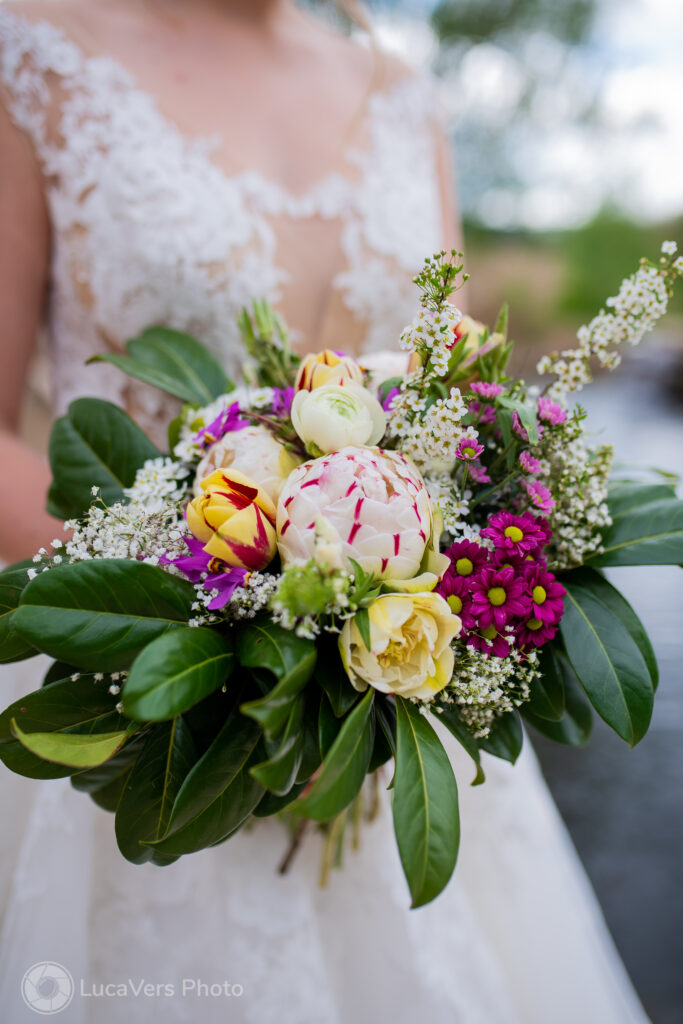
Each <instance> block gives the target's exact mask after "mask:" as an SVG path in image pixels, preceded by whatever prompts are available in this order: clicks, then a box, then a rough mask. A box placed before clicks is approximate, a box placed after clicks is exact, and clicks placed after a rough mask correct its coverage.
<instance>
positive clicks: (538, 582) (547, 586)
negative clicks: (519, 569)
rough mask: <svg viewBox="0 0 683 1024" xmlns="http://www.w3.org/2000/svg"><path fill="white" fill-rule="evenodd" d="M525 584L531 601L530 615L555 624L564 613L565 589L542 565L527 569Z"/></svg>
mask: <svg viewBox="0 0 683 1024" xmlns="http://www.w3.org/2000/svg"><path fill="white" fill-rule="evenodd" d="M527 585H528V587H529V593H530V594H531V601H532V615H533V617H534V618H535V619H540V621H541V622H544V623H546V624H549V625H557V623H558V622H559V621H560V619H561V618H562V616H563V614H564V601H563V600H562V599H563V597H564V596H565V595H566V593H567V591H566V590H565V589H564V587H563V586H562V584H561V583H558V582H557V580H556V579H555V577H554V576H553V574H552V573H551V572H548V570H547V569H546V568H545V566H543V565H538V564H535V565H533V566H532V568H531V569H529V570H527Z"/></svg>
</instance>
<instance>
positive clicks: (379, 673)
mask: <svg viewBox="0 0 683 1024" xmlns="http://www.w3.org/2000/svg"><path fill="white" fill-rule="evenodd" d="M368 619H369V627H370V650H368V648H367V647H366V646H365V642H364V640H363V637H362V635H361V631H360V629H359V628H358V626H357V624H356V621H355V618H353V619H347V621H346V623H345V624H344V628H343V629H342V632H341V635H340V637H339V651H340V653H341V658H342V662H343V664H344V668H345V669H346V672H347V675H348V677H349V679H350V680H351V683H352V685H353V686H354V687H355V688H356V690H366V689H367V687H368V686H372V687H374V688H375V689H376V690H380V691H381V692H382V693H394V694H398V695H399V696H401V697H417V698H418V699H420V700H428V699H429V698H430V697H433V696H434V694H436V693H439V691H440V690H443V689H444V687H445V686H447V685H448V683H449V682H450V680H451V677H452V675H453V664H454V661H455V655H454V653H453V650H452V648H451V646H450V644H451V641H452V640H453V639H454V638H455V637H456V636H458V634H459V633H460V630H461V628H462V623H461V621H460V619H459V618H458V616H457V615H454V614H453V612H452V611H451V609H450V608H449V606H448V604H447V603H446V601H445V600H444V599H443V597H441V596H440V595H439V594H431V593H419V594H384V595H382V596H380V597H377V598H375V600H374V601H373V602H372V604H371V605H370V606H369V608H368Z"/></svg>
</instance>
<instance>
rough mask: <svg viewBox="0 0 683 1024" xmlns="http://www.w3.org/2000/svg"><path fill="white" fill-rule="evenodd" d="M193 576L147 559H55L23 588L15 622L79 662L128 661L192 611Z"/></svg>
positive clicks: (53, 651) (115, 664)
mask: <svg viewBox="0 0 683 1024" xmlns="http://www.w3.org/2000/svg"><path fill="white" fill-rule="evenodd" d="M194 600H195V592H194V588H193V587H192V584H191V583H188V582H187V581H185V580H181V579H179V578H178V577H177V576H171V575H169V574H168V573H166V572H164V571H163V569H159V568H157V567H156V566H153V565H146V564H145V563H143V562H133V561H128V560H127V559H118V558H109V559H107V558H103V559H94V560H92V561H87V562H73V563H71V564H65V565H59V566H55V567H54V568H53V569H50V570H49V571H48V572H43V573H41V574H40V575H39V576H37V577H36V578H35V579H34V580H33V581H32V582H31V583H30V584H29V585H28V587H27V588H26V590H25V591H24V592H23V594H22V597H21V602H20V605H19V608H18V609H17V610H16V612H15V613H14V628H15V629H16V631H17V632H18V633H19V635H20V636H22V637H24V639H26V640H27V641H28V642H30V643H33V644H34V645H35V646H36V647H37V648H38V649H39V650H41V651H44V652H45V653H46V654H50V655H51V656H52V657H53V658H59V659H61V660H64V661H67V662H69V663H70V664H73V665H77V666H78V667H80V668H92V669H94V670H97V671H103V672H110V671H115V670H119V669H122V668H127V667H128V666H129V665H130V663H131V661H132V660H133V658H134V657H135V656H136V655H137V654H138V653H139V652H140V651H141V650H142V649H143V648H144V647H145V646H146V645H147V644H148V643H150V642H151V641H152V640H154V639H156V637H158V636H160V635H161V634H162V633H166V632H168V631H169V630H171V629H177V628H178V627H179V626H186V625H187V621H188V619H189V618H191V616H192V603H193V601H194Z"/></svg>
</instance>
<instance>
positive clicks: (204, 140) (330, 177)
mask: <svg viewBox="0 0 683 1024" xmlns="http://www.w3.org/2000/svg"><path fill="white" fill-rule="evenodd" d="M4 17H7V18H8V19H12V18H14V19H15V20H16V21H19V22H21V23H23V24H24V25H26V26H27V27H28V28H29V29H33V30H35V31H38V32H45V33H51V34H52V35H53V38H54V39H55V40H56V41H58V42H59V44H60V46H62V47H64V46H68V47H69V49H70V51H71V54H72V58H73V60H74V63H77V64H78V70H79V73H80V74H86V75H87V74H88V73H89V72H97V71H98V70H101V69H103V68H106V69H108V70H109V71H110V73H113V74H114V76H115V78H116V80H117V86H118V87H119V88H122V89H125V90H126V92H127V93H128V94H129V95H130V96H134V97H136V98H137V99H138V100H140V101H142V102H144V103H145V104H147V105H148V107H149V109H150V110H151V111H152V112H153V114H154V116H155V117H156V118H157V119H158V122H159V124H161V125H162V126H163V128H164V130H165V131H166V132H168V133H170V134H171V135H173V136H175V138H176V139H177V140H178V141H179V142H180V143H182V146H183V147H184V148H185V149H186V150H187V151H188V152H189V153H191V154H192V157H193V158H194V159H195V160H196V159H198V158H199V159H202V160H203V161H204V162H205V163H206V165H207V166H208V168H209V169H210V170H211V172H212V173H213V174H216V175H218V176H219V177H220V178H221V179H222V180H223V181H224V182H225V183H226V184H230V185H232V186H233V187H236V188H238V189H240V190H242V191H244V192H246V193H247V194H249V193H253V194H258V195H260V196H262V197H264V198H266V199H267V200H270V202H267V205H272V207H273V209H275V208H280V209H282V210H286V211H287V213H288V214H289V215H291V216H302V215H304V216H305V215H310V213H311V212H312V209H317V208H318V207H320V206H323V207H327V208H329V206H330V198H331V196H336V197H337V198H339V199H341V198H342V197H344V198H346V193H347V192H349V191H351V190H353V189H354V187H357V186H356V183H355V182H354V181H353V180H352V177H351V173H352V171H353V168H354V166H358V164H359V162H360V160H361V159H362V155H363V154H362V151H361V149H360V148H359V147H358V146H356V145H354V144H353V142H352V141H349V142H347V143H346V144H345V145H344V146H343V148H342V149H341V151H340V156H341V159H342V160H343V161H344V162H345V163H346V164H347V165H348V172H347V173H345V172H344V171H343V170H336V171H335V170H330V171H327V172H325V173H323V174H320V175H319V176H318V177H317V178H315V179H314V180H313V181H311V183H310V184H308V185H306V186H305V188H303V189H300V190H297V189H293V188H291V187H289V186H287V185H283V184H282V183H281V182H279V181H278V180H277V179H276V178H275V177H273V176H272V175H269V174H268V173H267V172H266V171H262V170H257V169H248V170H247V169H245V170H241V171H230V170H229V169H228V168H226V167H224V166H223V165H222V164H221V163H220V161H218V160H217V159H216V158H215V153H216V151H217V150H218V149H219V147H221V146H222V145H224V144H225V134H224V132H222V131H221V130H220V129H216V130H215V131H212V132H206V133H202V134H197V135H194V134H192V133H190V132H188V131H186V130H185V129H184V128H182V127H181V125H180V123H179V122H178V121H177V120H176V119H175V118H174V117H173V115H172V114H171V113H169V112H167V111H165V110H164V109H163V108H162V106H161V104H160V102H159V100H158V98H157V96H156V94H155V93H154V92H153V91H152V90H151V89H148V88H146V87H145V86H144V85H143V84H142V83H141V81H140V79H139V76H138V75H137V74H136V73H135V72H134V71H133V70H131V69H130V68H128V67H127V66H126V65H125V64H124V62H123V61H122V60H120V59H119V58H118V57H115V56H114V55H113V54H108V53H96V54H89V53H87V52H86V50H85V49H84V48H83V46H82V45H81V44H80V43H78V42H76V40H75V39H74V38H73V36H71V35H70V34H69V33H68V32H67V31H66V30H65V29H64V28H62V27H61V26H59V25H56V24H55V23H54V22H53V21H50V20H49V19H48V18H36V19H35V20H34V19H31V18H27V17H26V16H25V15H24V14H21V13H19V12H17V11H14V10H10V9H9V8H8V7H6V6H4V5H2V4H0V23H1V21H2V19H3V18H4ZM67 77H70V76H67ZM415 82H416V78H415V77H414V76H412V75H411V74H410V73H406V74H405V75H402V76H401V77H400V78H399V79H398V80H397V81H395V82H393V83H391V84H390V85H388V86H386V87H384V88H371V89H370V90H368V92H367V93H366V95H365V98H364V104H363V109H361V110H360V112H359V113H358V114H357V115H356V116H355V117H354V119H353V121H352V126H351V130H350V133H349V134H350V137H351V139H353V138H357V137H358V135H359V129H361V128H362V126H363V125H365V124H366V123H367V122H368V119H369V118H371V117H372V115H373V113H374V112H375V111H376V110H377V107H378V105H380V104H382V103H391V101H392V100H393V99H395V98H396V97H397V96H398V95H399V94H400V93H401V91H402V90H404V89H406V88H408V87H409V86H410V85H411V84H413V83H415Z"/></svg>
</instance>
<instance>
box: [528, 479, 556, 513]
mask: <svg viewBox="0 0 683 1024" xmlns="http://www.w3.org/2000/svg"><path fill="white" fill-rule="evenodd" d="M522 487H523V488H524V490H525V491H526V493H527V494H528V495H529V500H530V501H531V504H532V505H533V506H534V508H537V509H538V511H539V512H546V513H548V512H550V511H551V510H552V509H553V508H554V507H555V499H554V498H553V496H552V494H551V493H550V491H549V490H548V488H547V487H544V486H543V484H541V483H539V482H538V480H522Z"/></svg>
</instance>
